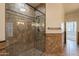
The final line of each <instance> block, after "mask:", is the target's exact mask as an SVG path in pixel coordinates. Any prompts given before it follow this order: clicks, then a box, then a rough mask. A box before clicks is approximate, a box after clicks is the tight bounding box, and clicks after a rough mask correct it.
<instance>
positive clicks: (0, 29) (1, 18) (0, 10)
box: [0, 3, 5, 41]
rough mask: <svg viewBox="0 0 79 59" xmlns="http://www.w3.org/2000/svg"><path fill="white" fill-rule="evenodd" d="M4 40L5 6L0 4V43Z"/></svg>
mask: <svg viewBox="0 0 79 59" xmlns="http://www.w3.org/2000/svg"><path fill="white" fill-rule="evenodd" d="M3 40H5V4H1V3H0V41H3Z"/></svg>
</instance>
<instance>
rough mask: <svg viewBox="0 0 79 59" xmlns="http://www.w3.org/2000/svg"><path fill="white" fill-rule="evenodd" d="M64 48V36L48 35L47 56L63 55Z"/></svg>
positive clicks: (58, 34)
mask: <svg viewBox="0 0 79 59" xmlns="http://www.w3.org/2000/svg"><path fill="white" fill-rule="evenodd" d="M62 52H63V48H62V34H60V33H54V34H51V33H50V34H46V52H45V54H47V55H61V54H62Z"/></svg>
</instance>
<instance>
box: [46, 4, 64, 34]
mask: <svg viewBox="0 0 79 59" xmlns="http://www.w3.org/2000/svg"><path fill="white" fill-rule="evenodd" d="M63 21H64V8H63V5H62V4H58V3H57V4H56V3H50V4H48V3H47V4H46V33H61V30H48V27H51V28H60V27H61V23H62V22H63Z"/></svg>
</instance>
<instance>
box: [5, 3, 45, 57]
mask: <svg viewBox="0 0 79 59" xmlns="http://www.w3.org/2000/svg"><path fill="white" fill-rule="evenodd" d="M40 5H41V4H40ZM42 5H45V4H42ZM5 11H6V13H5V26H6V30H5V32H6V33H5V34H6V52H7V55H11V56H15V55H16V56H17V55H24V56H27V55H28V56H34V55H43V53H44V51H45V14H42V13H40V12H39V11H38V10H37V9H35V8H33V7H31V6H30V5H29V4H27V3H6V4H5Z"/></svg>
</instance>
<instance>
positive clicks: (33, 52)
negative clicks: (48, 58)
mask: <svg viewBox="0 0 79 59" xmlns="http://www.w3.org/2000/svg"><path fill="white" fill-rule="evenodd" d="M42 54H43V53H42V52H41V51H39V50H38V49H35V48H33V49H30V50H28V51H24V52H23V53H21V54H20V55H19V56H42Z"/></svg>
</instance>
